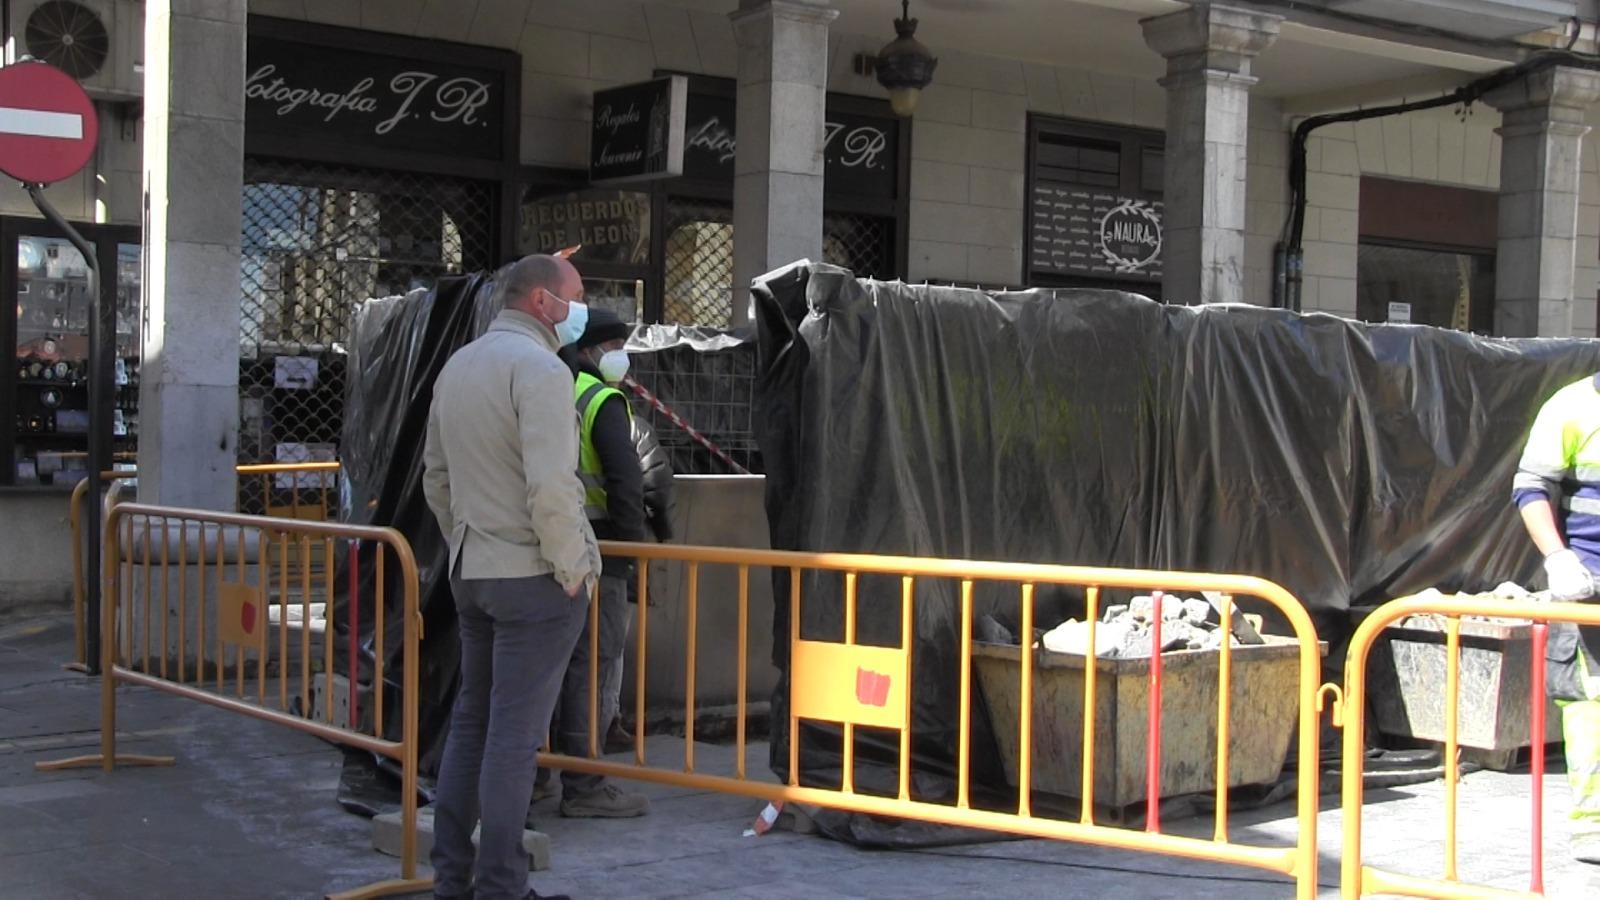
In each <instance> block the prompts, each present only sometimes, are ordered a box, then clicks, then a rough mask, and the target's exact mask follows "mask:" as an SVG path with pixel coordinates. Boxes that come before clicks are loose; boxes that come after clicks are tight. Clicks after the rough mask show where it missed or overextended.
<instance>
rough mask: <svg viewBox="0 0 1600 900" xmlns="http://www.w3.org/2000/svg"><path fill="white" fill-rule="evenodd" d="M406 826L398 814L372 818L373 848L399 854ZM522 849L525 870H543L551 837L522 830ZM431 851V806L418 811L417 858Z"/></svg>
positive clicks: (475, 842)
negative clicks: (403, 825) (525, 859)
mask: <svg viewBox="0 0 1600 900" xmlns="http://www.w3.org/2000/svg"><path fill="white" fill-rule="evenodd" d="M482 832H483V829H482V828H481V827H480V828H474V829H472V846H474V847H476V846H478V835H479V834H481V833H482ZM404 834H405V829H404V828H402V827H400V814H399V813H397V812H392V813H384V814H383V815H381V816H375V817H373V819H372V849H374V850H376V851H378V852H379V853H387V854H388V855H390V856H399V855H400V840H401V837H402V835H404ZM522 849H524V850H526V851H528V871H530V872H543V871H546V870H548V869H549V868H550V836H549V835H547V834H545V833H543V832H540V831H533V830H531V829H529V830H526V831H523V832H522ZM432 852H433V809H432V808H430V807H424V808H422V809H419V810H417V859H419V860H422V861H423V862H424V863H426V861H427V859H428V855H429V854H430V853H432Z"/></svg>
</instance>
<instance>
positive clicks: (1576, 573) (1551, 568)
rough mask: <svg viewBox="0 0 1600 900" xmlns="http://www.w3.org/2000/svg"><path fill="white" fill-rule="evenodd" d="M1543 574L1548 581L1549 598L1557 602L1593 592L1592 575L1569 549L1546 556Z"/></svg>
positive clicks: (1578, 598) (1577, 598)
mask: <svg viewBox="0 0 1600 900" xmlns="http://www.w3.org/2000/svg"><path fill="white" fill-rule="evenodd" d="M1544 574H1545V577H1546V578H1548V579H1549V581H1550V599H1552V600H1554V601H1556V602H1557V603H1571V602H1572V601H1574V600H1582V599H1584V598H1585V597H1589V596H1592V595H1593V594H1594V576H1593V575H1591V574H1589V569H1588V567H1586V566H1585V565H1584V564H1583V560H1581V559H1579V558H1578V554H1576V553H1574V552H1572V550H1570V549H1567V550H1557V551H1556V552H1554V553H1552V554H1550V555H1549V556H1546V557H1545V558H1544Z"/></svg>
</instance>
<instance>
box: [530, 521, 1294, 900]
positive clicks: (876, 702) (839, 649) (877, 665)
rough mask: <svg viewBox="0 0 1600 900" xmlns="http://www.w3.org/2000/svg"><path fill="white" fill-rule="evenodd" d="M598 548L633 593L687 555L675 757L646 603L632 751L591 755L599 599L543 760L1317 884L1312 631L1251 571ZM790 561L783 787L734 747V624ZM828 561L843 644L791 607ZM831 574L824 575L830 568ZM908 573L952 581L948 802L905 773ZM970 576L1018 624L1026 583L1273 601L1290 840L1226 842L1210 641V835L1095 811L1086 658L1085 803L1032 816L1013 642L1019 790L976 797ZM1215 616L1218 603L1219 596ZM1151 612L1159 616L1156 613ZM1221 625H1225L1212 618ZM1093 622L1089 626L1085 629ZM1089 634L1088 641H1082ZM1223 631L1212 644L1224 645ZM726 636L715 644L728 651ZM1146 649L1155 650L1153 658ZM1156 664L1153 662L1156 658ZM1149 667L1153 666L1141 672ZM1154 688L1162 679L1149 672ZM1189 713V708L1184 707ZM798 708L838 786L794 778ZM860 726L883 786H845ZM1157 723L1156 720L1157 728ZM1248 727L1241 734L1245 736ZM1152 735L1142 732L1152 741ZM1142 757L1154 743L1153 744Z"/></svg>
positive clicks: (1224, 710)
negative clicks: (871, 638)
mask: <svg viewBox="0 0 1600 900" xmlns="http://www.w3.org/2000/svg"><path fill="white" fill-rule="evenodd" d="M601 549H602V552H603V553H605V554H606V555H608V556H621V557H633V558H636V559H638V560H640V561H641V565H640V566H639V567H638V570H639V571H638V581H639V585H638V588H639V590H638V595H639V596H640V597H646V596H649V593H648V588H649V584H648V581H649V578H650V570H649V566H648V565H646V564H644V563H648V562H649V561H666V562H669V563H675V564H681V565H683V566H685V567H686V573H685V574H686V584H687V597H686V602H687V608H686V610H685V613H686V631H685V635H684V639H685V647H686V671H685V682H686V685H687V690H686V695H685V696H686V699H685V708H684V721H685V729H686V734H685V738H684V751H683V759H682V764H681V769H680V768H679V767H677V766H674V767H673V768H670V769H669V768H663V767H659V766H655V767H652V766H650V765H648V764H647V760H646V753H645V744H644V739H645V728H644V723H645V705H646V688H647V685H646V683H645V672H646V669H647V667H648V666H647V659H646V651H647V634H648V631H649V623H648V619H649V607H648V605H646V604H644V603H641V604H639V607H638V613H637V615H638V622H637V628H636V631H637V635H636V636H637V641H638V643H637V648H636V660H635V662H636V677H637V683H636V695H635V703H636V710H635V712H636V715H635V734H634V741H635V744H634V758H633V762H632V763H624V762H614V761H610V760H605V759H601V758H599V757H600V754H599V752H598V749H599V743H600V735H599V733H598V729H599V728H600V727H601V725H602V723H600V722H598V717H597V716H596V715H595V709H596V706H597V703H598V696H597V672H596V667H597V665H596V662H595V661H596V660H597V659H598V656H599V648H598V642H599V636H598V635H599V628H598V621H597V620H598V606H597V605H594V604H592V605H591V610H590V629H589V635H590V636H589V640H590V654H589V659H590V661H591V663H590V672H589V703H590V715H589V723H590V724H589V728H590V732H589V741H588V743H589V747H588V751H589V752H588V755H587V757H576V756H564V755H548V754H544V755H541V761H542V762H543V763H544V764H547V765H549V766H551V767H554V768H564V769H571V770H575V771H580V772H588V773H593V774H599V775H607V776H614V777H620V778H631V779H635V780H640V781H649V782H657V783H663V784H670V785H675V786H680V787H690V788H695V789H700V790H712V791H720V792H725V793H731V794H738V795H743V796H748V797H755V798H759V799H764V800H768V801H772V802H780V801H788V802H801V803H809V804H815V805H819V806H825V807H832V808H835V809H841V810H848V811H854V812H859V813H866V814H869V815H880V816H892V817H897V818H904V819H914V820H921V821H926V822H933V823H939V824H944V825H954V826H966V827H973V828H984V829H989V830H993V831H1000V832H1007V833H1011V834H1018V835H1025V836H1029V837H1038V838H1053V839H1059V840H1069V841H1077V842H1081V843H1087V844H1097V845H1102V846H1108V847H1116V848H1120V849H1127V850H1142V851H1148V852H1153V853H1160V854H1165V855H1169V856H1178V857H1184V858H1189V859H1197V860H1209V861H1217V862H1225V863H1233V864H1239V865H1244V866H1252V867H1255V868H1259V869H1264V870H1268V871H1272V872H1278V873H1281V874H1283V875H1286V876H1289V877H1290V878H1292V879H1293V880H1294V882H1295V895H1296V896H1297V897H1299V898H1311V897H1314V896H1315V895H1316V890H1317V838H1316V827H1317V821H1316V817H1317V795H1318V783H1317V782H1318V766H1317V745H1318V741H1317V729H1318V723H1317V704H1318V691H1319V687H1320V677H1319V674H1320V670H1321V651H1320V646H1319V644H1318V642H1317V636H1316V632H1315V630H1314V628H1313V626H1312V623H1311V620H1310V618H1309V616H1308V615H1307V614H1306V612H1305V610H1304V608H1303V607H1302V606H1301V604H1300V603H1299V601H1297V600H1296V599H1295V598H1294V597H1293V596H1292V595H1291V594H1289V592H1288V591H1286V590H1284V589H1283V588H1282V587H1280V586H1278V585H1276V584H1274V583H1272V582H1269V581H1266V580H1264V579H1260V578H1254V577H1249V576H1240V575H1221V574H1205V573H1190V572H1158V571H1135V570H1124V569H1106V568H1083V567H1073V566H1055V565H1030V564H1020V563H1000V562H974V561H967V560H945V559H921V558H913V557H892V556H866V555H857V554H845V553H799V552H788V551H776V550H747V549H734V548H720V547H691V546H680V545H658V544H627V543H612V542H603V543H602V545H601ZM709 566H721V567H727V568H731V569H733V570H735V571H736V573H737V577H738V604H739V606H738V619H739V632H738V633H739V646H738V648H737V652H738V676H737V678H738V706H737V711H736V728H735V743H736V761H735V763H734V771H733V772H731V773H726V774H712V773H706V772H701V771H698V770H697V768H696V763H695V758H694V725H695V688H694V684H695V670H696V667H697V659H696V653H697V646H696V629H697V623H696V619H697V612H698V602H699V583H700V576H701V570H702V568H704V567H709ZM753 568H754V569H769V570H774V571H787V572H788V576H789V588H790V594H791V599H790V603H791V608H790V617H789V622H790V632H789V650H790V657H789V658H790V660H791V668H790V679H789V683H790V691H791V693H790V704H789V710H790V719H789V735H790V741H789V766H788V770H789V777H788V781H787V783H786V784H775V783H772V782H768V781H760V780H753V779H751V778H749V777H748V776H747V773H746V772H745V762H744V759H745V749H746V748H745V744H746V722H745V719H746V709H745V699H744V698H745V694H746V678H747V673H746V664H745V660H746V658H747V656H748V647H747V646H746V645H747V640H748V636H747V633H746V631H747V629H746V624H747V622H748V620H749V619H748V615H749V609H748V606H749V579H750V572H751V569H753ZM808 572H809V573H813V574H815V573H838V574H839V575H841V576H842V579H843V596H844V606H845V615H844V622H843V632H844V641H843V642H842V643H839V642H828V641H815V640H810V639H803V638H802V637H801V632H800V624H799V623H800V608H801V605H802V602H803V598H802V597H801V587H802V574H803V573H808ZM863 575H875V576H881V575H888V576H898V578H899V597H898V603H899V607H898V612H899V616H900V619H901V634H902V641H903V643H902V645H901V646H899V647H881V646H869V645H863V644H860V643H858V642H857V640H856V620H857V606H858V603H859V601H858V598H857V587H858V584H857V582H858V578H859V577H860V576H863ZM830 577H831V576H830ZM918 579H940V580H943V581H946V582H955V583H959V585H960V608H961V626H960V627H961V647H960V652H961V660H962V663H961V685H960V709H959V714H960V720H959V741H958V746H957V748H956V755H957V769H956V771H957V796H956V800H955V802H954V803H953V804H943V803H935V802H929V801H926V800H917V799H912V797H911V791H910V781H911V778H910V776H911V768H910V767H911V750H910V748H911V728H910V710H911V708H912V685H911V683H910V680H909V674H910V672H911V652H912V647H911V634H912V631H911V626H912V622H913V615H912V612H913V603H914V602H915V600H914V597H915V589H916V584H917V580H918ZM976 582H998V583H1001V584H1005V585H1009V586H1011V587H1014V588H1015V589H1016V590H1017V595H1016V596H1017V597H1018V602H1019V603H1020V607H1021V609H1020V618H1021V622H1022V628H1021V631H1022V633H1023V634H1024V635H1031V634H1032V630H1033V622H1034V612H1035V611H1034V603H1035V594H1036V590H1037V588H1038V587H1039V586H1044V585H1067V586H1079V587H1085V588H1087V589H1088V597H1089V614H1088V619H1089V621H1090V622H1093V621H1094V619H1095V618H1096V617H1097V616H1096V612H1097V608H1096V607H1097V604H1098V602H1099V596H1100V592H1101V591H1102V590H1104V589H1107V588H1118V589H1133V590H1142V591H1155V592H1160V591H1170V590H1184V591H1217V592H1221V593H1223V594H1225V595H1227V596H1228V598H1229V602H1230V603H1231V600H1232V597H1233V596H1234V595H1241V596H1250V597H1256V598H1259V599H1261V600H1264V601H1266V602H1267V603H1269V604H1271V605H1272V606H1273V607H1275V608H1276V609H1277V610H1278V611H1279V612H1280V613H1281V614H1282V616H1283V617H1284V619H1286V620H1287V621H1288V622H1289V624H1290V626H1291V628H1292V630H1293V632H1294V638H1295V643H1296V644H1297V650H1298V652H1297V656H1296V659H1297V672H1298V679H1297V684H1296V686H1295V688H1294V690H1295V695H1296V697H1297V699H1298V703H1299V709H1298V714H1297V719H1296V723H1295V725H1296V736H1297V737H1298V776H1297V777H1298V780H1299V791H1298V807H1297V821H1298V824H1299V833H1298V835H1297V837H1296V842H1295V844H1294V846H1292V847H1269V846H1257V845H1248V844H1240V843H1234V842H1233V841H1231V840H1230V837H1229V831H1228V823H1227V809H1228V797H1229V787H1228V785H1229V777H1228V772H1229V768H1228V767H1229V753H1228V751H1229V746H1230V743H1231V741H1232V738H1231V735H1230V733H1229V717H1230V710H1229V706H1228V698H1229V696H1230V694H1231V687H1232V685H1231V683H1230V682H1229V679H1230V677H1231V671H1230V664H1229V660H1230V652H1229V651H1228V650H1223V651H1222V660H1223V663H1222V668H1221V670H1220V672H1221V674H1220V680H1221V683H1220V685H1219V691H1218V697H1219V702H1218V707H1219V708H1218V716H1219V718H1218V722H1217V777H1216V808H1217V822H1216V830H1215V835H1214V837H1212V838H1211V839H1209V840H1206V839H1200V838H1192V837H1186V836H1181V835H1173V834H1164V833H1161V831H1160V828H1159V824H1158V823H1157V821H1156V817H1155V816H1154V815H1149V816H1148V817H1147V824H1146V828H1147V829H1148V830H1146V831H1135V830H1131V829H1126V828H1118V827H1110V826H1106V825H1102V824H1099V823H1096V822H1095V820H1094V809H1095V806H1094V767H1095V759H1094V753H1093V749H1094V747H1095V742H1094V717H1095V709H1096V704H1095V695H1096V693H1095V692H1096V685H1095V679H1094V674H1093V673H1094V672H1095V668H1096V667H1095V666H1094V665H1089V666H1087V667H1086V670H1085V675H1086V678H1085V685H1084V688H1085V690H1084V693H1085V701H1084V729H1085V732H1084V751H1085V752H1084V756H1083V759H1084V764H1083V772H1082V774H1083V798H1082V799H1083V803H1082V810H1081V813H1080V814H1079V816H1078V819H1077V821H1070V820H1067V819H1059V818H1050V817H1047V816H1044V815H1038V814H1036V813H1035V812H1034V810H1033V808H1032V797H1031V794H1032V792H1033V789H1032V786H1031V785H1032V781H1031V773H1032V769H1031V764H1032V760H1031V754H1032V748H1033V741H1032V737H1031V728H1032V725H1033V722H1032V710H1033V702H1032V699H1033V696H1034V694H1033V691H1034V671H1033V668H1034V667H1033V664H1032V654H1031V653H1022V654H1021V676H1020V691H1021V693H1020V697H1021V698H1022V700H1021V705H1020V708H1019V709H1020V715H1019V719H1020V721H1019V723H1018V729H1019V732H1020V734H1019V737H1020V742H1019V744H1018V748H1019V750H1018V752H1019V756H1020V759H1018V761H1017V771H1018V773H1019V777H1018V784H1019V785H1020V788H1019V790H1018V797H1017V800H1016V806H1015V809H1014V810H1013V809H998V810H997V809H984V808H978V807H975V806H974V805H973V802H972V797H971V784H970V763H971V761H972V752H973V750H972V745H971V730H970V729H971V711H972V689H973V688H972V671H971V659H972V655H973V607H974V601H973V591H974V585H975V583H976ZM1225 614H1226V608H1225ZM1157 618H1158V619H1159V615H1158V616H1157ZM1224 621H1227V619H1226V618H1225V619H1224ZM1090 628H1091V629H1092V628H1093V626H1092V625H1091V626H1090ZM1093 640H1094V638H1093V634H1092V633H1091V635H1090V637H1089V641H1090V644H1091V646H1092V644H1093ZM1227 646H1228V642H1227V641H1224V642H1223V647H1225V648H1226V647H1227ZM727 649H729V648H719V649H718V653H719V654H720V653H725V652H726V650H727ZM1159 658H1160V657H1159V655H1157V657H1156V659H1157V660H1159ZM1153 668H1156V669H1159V664H1157V665H1155V666H1153ZM1152 674H1153V676H1154V679H1153V680H1155V679H1158V678H1159V676H1158V675H1155V673H1154V672H1153V673H1152ZM1156 683H1157V684H1159V681H1157V682H1156ZM1159 702H1160V701H1159V688H1158V689H1157V690H1155V691H1152V703H1151V712H1152V723H1151V724H1152V725H1155V726H1157V728H1158V726H1159V719H1160V706H1159ZM1185 713H1186V714H1188V715H1192V714H1193V711H1188V710H1186V711H1185ZM802 719H810V720H819V721H827V722H832V723H835V724H837V725H840V726H842V729H843V732H844V742H843V766H842V776H841V781H840V784H839V786H838V787H837V788H831V787H814V786H802V785H801V784H800V782H799V765H798V763H799V759H798V753H799V741H798V733H799V724H800V721H801V720H802ZM857 727H872V728H891V729H896V730H898V731H899V739H900V743H899V770H898V773H899V784H898V790H897V791H896V792H895V795H893V796H884V795H880V794H873V793H864V792H861V791H858V790H857V789H856V786H855V783H854V770H855V760H854V742H853V741H852V739H851V738H852V734H853V730H854V729H855V728H857ZM1157 728H1152V729H1151V730H1152V731H1153V732H1156V734H1159V731H1158V730H1157ZM1250 739H1251V738H1250V737H1249V736H1246V737H1245V738H1244V740H1250ZM1158 742H1159V738H1158V737H1157V738H1156V739H1155V741H1153V742H1152V743H1153V744H1154V745H1155V746H1159V743H1158ZM1152 755H1154V754H1152ZM1152 773H1153V778H1152V782H1151V786H1152V787H1153V788H1154V790H1152V791H1150V794H1151V797H1150V803H1149V808H1150V811H1151V812H1152V813H1153V812H1154V811H1155V809H1156V805H1157V803H1158V802H1159V792H1160V785H1159V773H1158V772H1156V771H1155V767H1154V766H1152Z"/></svg>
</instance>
